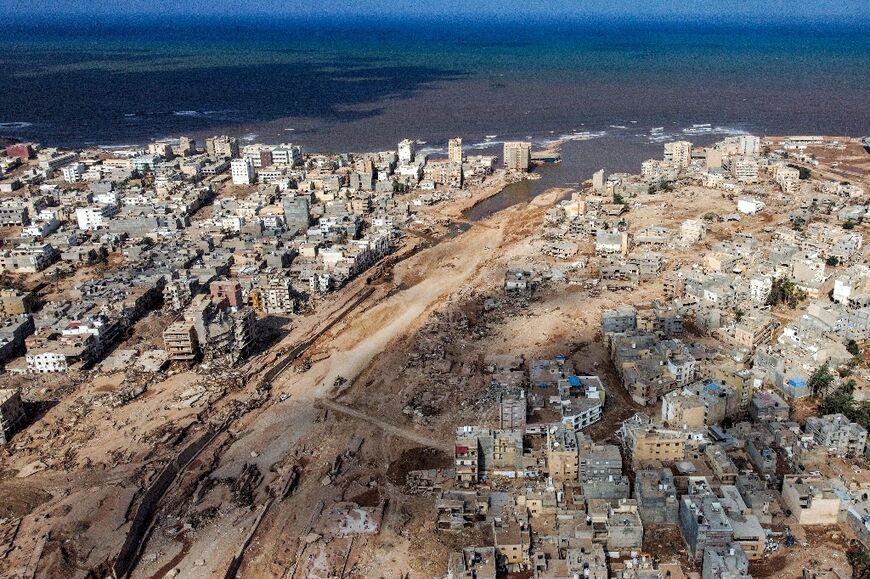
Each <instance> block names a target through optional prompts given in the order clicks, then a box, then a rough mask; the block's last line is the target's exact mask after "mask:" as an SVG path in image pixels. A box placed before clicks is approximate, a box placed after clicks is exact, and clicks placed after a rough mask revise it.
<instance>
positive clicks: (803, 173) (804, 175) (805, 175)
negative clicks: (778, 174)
mask: <svg viewBox="0 0 870 579" xmlns="http://www.w3.org/2000/svg"><path fill="white" fill-rule="evenodd" d="M788 166H789V167H791V168H792V169H797V170H798V171H799V172H800V178H801V180H805V179H809V178H810V170H809V169H807V168H806V167H801V166H800V165H794V164H791V163H789V165H788Z"/></svg>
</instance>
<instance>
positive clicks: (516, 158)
mask: <svg viewBox="0 0 870 579" xmlns="http://www.w3.org/2000/svg"><path fill="white" fill-rule="evenodd" d="M531 163H532V144H531V143H526V142H521V141H517V142H510V143H505V144H504V166H505V167H507V168H508V169H510V170H512V171H528V170H529V167H530V166H531Z"/></svg>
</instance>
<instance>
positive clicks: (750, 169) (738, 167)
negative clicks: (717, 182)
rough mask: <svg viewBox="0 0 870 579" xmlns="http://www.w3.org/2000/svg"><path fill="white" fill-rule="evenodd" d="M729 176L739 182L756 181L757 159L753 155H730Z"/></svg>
mask: <svg viewBox="0 0 870 579" xmlns="http://www.w3.org/2000/svg"><path fill="white" fill-rule="evenodd" d="M728 170H729V171H730V173H731V176H732V177H733V178H735V179H737V180H738V181H740V182H741V183H755V182H756V181H758V160H757V159H755V158H754V157H746V156H741V157H731V158H730V159H729V162H728Z"/></svg>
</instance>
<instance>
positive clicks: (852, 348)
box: [846, 340, 861, 356]
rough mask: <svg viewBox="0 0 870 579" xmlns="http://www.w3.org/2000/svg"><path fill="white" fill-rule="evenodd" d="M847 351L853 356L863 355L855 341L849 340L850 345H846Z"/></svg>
mask: <svg viewBox="0 0 870 579" xmlns="http://www.w3.org/2000/svg"><path fill="white" fill-rule="evenodd" d="M846 350H847V351H848V352H849V353H850V354H852V355H853V356H860V355H861V348H860V347H859V346H858V342H856V341H855V340H849V343H847V344H846Z"/></svg>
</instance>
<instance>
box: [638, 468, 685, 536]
mask: <svg viewBox="0 0 870 579" xmlns="http://www.w3.org/2000/svg"><path fill="white" fill-rule="evenodd" d="M634 493H635V498H636V499H637V505H638V511H639V513H640V518H641V520H642V521H643V524H644V525H675V524H677V519H678V516H679V510H680V503H679V499H678V496H677V488H676V487H675V486H674V475H673V474H672V473H671V471H670V469H667V468H660V469H643V470H638V471H637V472H636V473H635V476H634Z"/></svg>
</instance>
